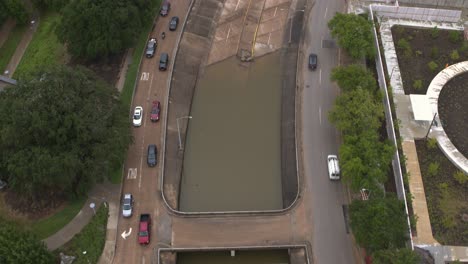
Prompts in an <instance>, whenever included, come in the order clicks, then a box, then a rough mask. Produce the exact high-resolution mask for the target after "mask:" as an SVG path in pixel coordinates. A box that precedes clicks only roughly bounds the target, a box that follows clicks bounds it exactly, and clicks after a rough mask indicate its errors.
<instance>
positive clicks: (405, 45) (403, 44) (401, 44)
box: [397, 38, 413, 58]
mask: <svg viewBox="0 0 468 264" xmlns="http://www.w3.org/2000/svg"><path fill="white" fill-rule="evenodd" d="M397 46H398V48H399V49H401V50H402V51H403V56H405V57H407V58H410V57H411V55H413V51H412V49H411V45H410V44H409V42H408V41H407V40H406V39H404V38H402V39H400V40H399V41H398V43H397Z"/></svg>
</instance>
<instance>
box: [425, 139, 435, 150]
mask: <svg viewBox="0 0 468 264" xmlns="http://www.w3.org/2000/svg"><path fill="white" fill-rule="evenodd" d="M426 144H427V148H428V149H435V148H436V147H437V139H435V138H430V139H428V140H427V142H426Z"/></svg>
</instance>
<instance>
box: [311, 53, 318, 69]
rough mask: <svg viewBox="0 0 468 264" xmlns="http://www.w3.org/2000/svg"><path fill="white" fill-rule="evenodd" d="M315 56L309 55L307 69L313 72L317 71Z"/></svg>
mask: <svg viewBox="0 0 468 264" xmlns="http://www.w3.org/2000/svg"><path fill="white" fill-rule="evenodd" d="M317 64H318V63H317V54H314V53H311V54H310V55H309V69H311V70H315V69H317Z"/></svg>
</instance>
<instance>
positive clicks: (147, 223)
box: [138, 214, 151, 245]
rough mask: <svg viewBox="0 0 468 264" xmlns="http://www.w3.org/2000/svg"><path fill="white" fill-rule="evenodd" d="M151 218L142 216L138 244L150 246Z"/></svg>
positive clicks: (147, 215)
mask: <svg viewBox="0 0 468 264" xmlns="http://www.w3.org/2000/svg"><path fill="white" fill-rule="evenodd" d="M150 232H151V216H150V215H149V214H141V215H140V230H139V232H138V243H140V244H142V245H148V244H149V243H150Z"/></svg>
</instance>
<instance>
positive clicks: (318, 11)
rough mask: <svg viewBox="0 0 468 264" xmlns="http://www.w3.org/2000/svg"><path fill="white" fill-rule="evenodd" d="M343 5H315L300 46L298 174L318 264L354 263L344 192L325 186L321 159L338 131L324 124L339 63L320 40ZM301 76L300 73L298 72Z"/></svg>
mask: <svg viewBox="0 0 468 264" xmlns="http://www.w3.org/2000/svg"><path fill="white" fill-rule="evenodd" d="M345 4H346V2H345V1H344V0H334V1H327V0H317V1H315V5H314V6H313V8H312V10H311V11H310V13H309V15H308V16H307V17H306V19H307V22H306V27H305V30H306V32H304V33H305V34H304V42H303V51H304V52H303V54H302V55H300V56H302V59H303V63H302V65H301V67H302V69H298V73H299V76H301V75H302V82H303V83H302V95H300V98H302V102H301V107H302V108H301V112H302V113H301V115H302V116H301V118H302V120H301V123H302V131H301V132H302V135H301V137H302V153H303V156H302V158H303V160H304V162H303V169H304V171H303V173H304V177H305V179H306V184H307V186H306V189H307V190H309V195H310V196H311V197H310V198H309V199H310V200H311V205H310V206H311V210H310V211H308V214H310V215H308V217H310V218H311V221H312V233H313V236H312V250H313V253H314V259H315V260H316V261H317V263H355V261H354V255H353V246H352V245H353V244H352V241H351V237H350V235H349V234H348V233H347V232H346V225H345V220H344V215H343V209H342V205H343V204H347V203H348V202H347V197H346V191H345V188H344V186H343V184H341V182H340V181H330V180H329V178H328V168H327V163H326V158H327V156H328V155H329V154H338V146H339V141H340V135H339V132H338V131H337V130H336V129H335V128H334V126H333V125H332V124H330V122H329V121H328V117H327V115H328V112H329V111H330V110H331V108H332V107H333V103H334V100H335V97H336V96H337V94H338V92H339V90H338V88H337V86H336V85H335V84H333V83H332V82H331V81H330V74H331V70H332V69H333V68H334V67H336V66H337V65H338V63H339V51H338V49H336V48H323V47H322V40H327V39H328V40H329V39H331V35H330V31H329V30H328V26H327V23H328V21H329V20H330V19H331V18H332V17H333V15H334V14H335V13H337V12H344V8H345ZM310 53H316V54H317V56H318V67H317V69H316V70H315V71H310V70H309V69H308V67H307V59H308V55H309V54H310ZM300 71H302V72H300Z"/></svg>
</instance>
